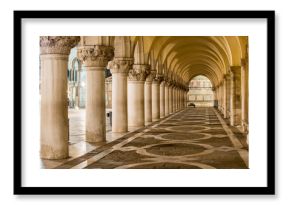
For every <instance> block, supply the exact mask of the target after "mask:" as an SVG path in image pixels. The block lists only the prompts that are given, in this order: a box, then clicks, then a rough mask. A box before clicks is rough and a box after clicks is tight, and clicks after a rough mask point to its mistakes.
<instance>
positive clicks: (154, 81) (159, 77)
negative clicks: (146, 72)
mask: <svg viewBox="0 0 290 205" xmlns="http://www.w3.org/2000/svg"><path fill="white" fill-rule="evenodd" d="M162 81H163V75H161V74H156V76H155V78H153V82H152V83H157V84H160V83H161V82H162Z"/></svg>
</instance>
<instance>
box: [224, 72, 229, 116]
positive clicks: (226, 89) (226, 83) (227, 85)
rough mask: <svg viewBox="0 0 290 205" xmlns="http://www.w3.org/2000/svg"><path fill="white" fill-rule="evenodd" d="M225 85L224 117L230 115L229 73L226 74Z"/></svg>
mask: <svg viewBox="0 0 290 205" xmlns="http://www.w3.org/2000/svg"><path fill="white" fill-rule="evenodd" d="M223 85H224V87H223V98H224V101H223V103H224V106H223V107H224V111H223V115H224V118H228V117H229V115H228V110H229V100H228V99H229V97H230V96H229V94H228V90H229V85H230V75H229V74H226V75H225V76H224V84H223Z"/></svg>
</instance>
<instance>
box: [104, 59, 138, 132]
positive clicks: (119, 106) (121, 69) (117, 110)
mask: <svg viewBox="0 0 290 205" xmlns="http://www.w3.org/2000/svg"><path fill="white" fill-rule="evenodd" d="M133 62H134V61H133V58H114V60H113V61H110V62H109V66H108V67H109V69H111V72H112V132H127V131H128V118H127V115H128V113H127V76H128V72H129V70H130V69H132V65H133Z"/></svg>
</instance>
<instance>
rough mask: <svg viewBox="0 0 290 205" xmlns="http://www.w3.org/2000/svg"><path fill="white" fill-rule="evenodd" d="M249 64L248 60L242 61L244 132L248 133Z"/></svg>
mask: <svg viewBox="0 0 290 205" xmlns="http://www.w3.org/2000/svg"><path fill="white" fill-rule="evenodd" d="M248 83H249V82H248V62H247V60H245V59H243V60H242V72H241V92H242V93H241V95H242V105H241V106H242V107H241V109H242V130H243V132H246V133H247V132H248V123H249V122H248V98H249V93H248V89H249V87H248Z"/></svg>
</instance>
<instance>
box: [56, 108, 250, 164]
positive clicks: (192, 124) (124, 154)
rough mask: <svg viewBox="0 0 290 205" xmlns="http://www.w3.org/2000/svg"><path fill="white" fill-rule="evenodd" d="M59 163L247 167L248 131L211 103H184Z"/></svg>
mask: <svg viewBox="0 0 290 205" xmlns="http://www.w3.org/2000/svg"><path fill="white" fill-rule="evenodd" d="M56 168H58V169H71V168H72V169H82V168H85V169H100V168H102V169H114V168H119V169H121V168H125V169H127V168H133V169H245V168H248V145H247V143H246V137H245V136H244V135H243V134H241V133H240V132H239V131H238V130H237V129H236V128H234V127H232V126H229V125H228V124H227V123H226V122H225V120H224V119H223V118H222V117H221V115H220V114H219V113H218V111H217V110H216V109H215V108H212V107H208V108H190V107H189V108H186V109H184V110H181V111H179V112H177V113H174V114H172V115H169V116H168V117H165V118H163V119H161V120H159V121H156V122H154V123H152V124H150V125H148V126H145V127H143V128H140V129H138V130H135V131H133V132H130V133H128V134H126V135H124V136H123V137H121V138H119V139H117V140H114V141H112V142H109V143H107V144H104V145H103V146H100V147H98V148H96V149H93V150H92V151H90V152H88V153H86V154H84V155H82V156H80V157H77V158H74V159H71V160H68V161H66V162H65V163H63V164H61V165H59V166H57V167H56Z"/></svg>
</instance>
